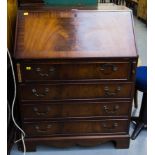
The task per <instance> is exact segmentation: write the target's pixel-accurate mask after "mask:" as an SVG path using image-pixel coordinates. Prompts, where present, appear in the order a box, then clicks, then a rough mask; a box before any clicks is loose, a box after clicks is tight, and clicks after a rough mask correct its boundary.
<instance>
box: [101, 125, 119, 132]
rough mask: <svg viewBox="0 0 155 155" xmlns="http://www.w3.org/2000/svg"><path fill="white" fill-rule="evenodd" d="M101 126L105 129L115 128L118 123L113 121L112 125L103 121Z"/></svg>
mask: <svg viewBox="0 0 155 155" xmlns="http://www.w3.org/2000/svg"><path fill="white" fill-rule="evenodd" d="M102 127H103V128H105V129H108V130H114V129H116V128H117V127H118V123H113V125H112V126H107V124H106V123H103V124H102Z"/></svg>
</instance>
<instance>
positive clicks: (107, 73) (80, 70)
mask: <svg viewBox="0 0 155 155" xmlns="http://www.w3.org/2000/svg"><path fill="white" fill-rule="evenodd" d="M130 68H131V67H130V63H129V62H118V63H114V62H112V63H96V64H95V63H94V64H92V63H90V64H89V63H87V64H75V63H73V64H22V65H21V75H22V80H23V81H27V82H28V81H51V80H63V81H65V80H84V79H87V80H91V79H93V80H94V79H122V80H128V79H129V78H130V77H129V76H130V70H131V69H130Z"/></svg>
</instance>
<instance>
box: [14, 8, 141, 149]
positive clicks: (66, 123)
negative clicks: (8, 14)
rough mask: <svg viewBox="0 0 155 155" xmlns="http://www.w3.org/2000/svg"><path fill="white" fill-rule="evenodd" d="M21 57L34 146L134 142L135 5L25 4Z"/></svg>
mask: <svg viewBox="0 0 155 155" xmlns="http://www.w3.org/2000/svg"><path fill="white" fill-rule="evenodd" d="M14 57H15V60H16V68H17V70H16V75H17V80H18V102H19V106H20V116H21V127H22V129H23V130H24V131H25V133H26V137H25V143H26V148H27V151H35V149H36V146H37V145H40V144H42V145H51V146H60V147H65V146H72V145H82V146H93V145H97V144H100V143H103V142H108V141H112V142H115V144H116V147H117V148H128V147H129V138H130V137H129V124H130V114H131V108H132V100H133V93H134V79H135V68H136V64H137V57H138V56H137V52H136V45H135V37H134V31H133V17H132V12H131V11H130V10H117V11H116V10H115V11H110V10H68V9H66V10H65V9H63V10H57V9H53V10H48V9H47V10H41V11H38V10H35V11H33V10H31V11H28V12H27V10H20V11H18V17H17V26H16V43H15V53H14Z"/></svg>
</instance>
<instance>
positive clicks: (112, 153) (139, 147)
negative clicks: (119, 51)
mask: <svg viewBox="0 0 155 155" xmlns="http://www.w3.org/2000/svg"><path fill="white" fill-rule="evenodd" d="M134 22H135V34H136V42H137V49H138V53H139V57H140V59H141V64H142V65H146V64H147V59H146V56H147V52H146V50H147V46H146V45H147V38H146V36H147V29H146V24H144V23H142V22H141V21H140V20H138V19H137V18H136V17H135V18H134ZM141 96H142V94H141V93H139V97H138V99H139V100H138V101H139V102H138V103H139V104H140V103H141ZM139 107H140V105H139ZM138 112H139V110H135V109H133V115H138ZM133 128H134V126H133V124H131V127H130V134H131V133H132V132H133ZM22 154H23V153H22V152H19V151H18V150H17V146H16V145H14V147H13V149H12V151H11V155H22ZM85 154H87V155H103V154H105V155H146V154H147V132H146V130H143V131H142V132H141V133H140V135H139V136H138V137H137V139H136V140H131V141H130V148H129V149H115V148H114V146H113V144H112V143H106V144H102V145H100V146H96V147H89V148H88V147H86V148H85V147H71V148H65V149H58V148H54V147H44V146H38V147H37V152H33V153H32V152H31V153H26V155H85Z"/></svg>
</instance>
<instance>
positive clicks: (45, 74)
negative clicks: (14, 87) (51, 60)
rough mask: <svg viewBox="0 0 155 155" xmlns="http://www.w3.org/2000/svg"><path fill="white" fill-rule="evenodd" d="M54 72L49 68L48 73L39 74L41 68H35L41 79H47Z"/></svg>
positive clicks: (53, 69) (52, 68)
mask: <svg viewBox="0 0 155 155" xmlns="http://www.w3.org/2000/svg"><path fill="white" fill-rule="evenodd" d="M54 71H55V68H54V67H51V68H50V69H49V71H48V73H42V72H41V68H39V67H37V68H36V72H37V73H39V75H40V76H42V77H48V76H49V75H50V74H51V73H53V72H54Z"/></svg>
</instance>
